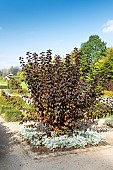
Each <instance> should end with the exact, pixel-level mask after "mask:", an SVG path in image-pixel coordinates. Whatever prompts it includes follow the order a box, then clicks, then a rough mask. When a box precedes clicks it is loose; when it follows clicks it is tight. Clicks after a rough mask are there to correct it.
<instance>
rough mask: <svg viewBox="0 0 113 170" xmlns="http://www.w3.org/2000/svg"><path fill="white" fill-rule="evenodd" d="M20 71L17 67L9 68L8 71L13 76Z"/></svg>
mask: <svg viewBox="0 0 113 170" xmlns="http://www.w3.org/2000/svg"><path fill="white" fill-rule="evenodd" d="M20 70H21V69H20V68H19V67H18V66H15V67H14V66H11V68H10V69H9V72H11V73H12V74H13V75H14V76H15V75H17V73H18V72H19V71H20Z"/></svg>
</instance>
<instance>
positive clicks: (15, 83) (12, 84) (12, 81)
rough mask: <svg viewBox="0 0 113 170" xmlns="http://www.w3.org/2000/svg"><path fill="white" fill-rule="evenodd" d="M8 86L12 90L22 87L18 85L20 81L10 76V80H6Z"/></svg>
mask: <svg viewBox="0 0 113 170" xmlns="http://www.w3.org/2000/svg"><path fill="white" fill-rule="evenodd" d="M8 87H9V88H10V89H12V90H15V89H21V88H22V87H21V86H20V81H19V80H16V79H15V78H13V77H11V78H10V80H9V81H8Z"/></svg>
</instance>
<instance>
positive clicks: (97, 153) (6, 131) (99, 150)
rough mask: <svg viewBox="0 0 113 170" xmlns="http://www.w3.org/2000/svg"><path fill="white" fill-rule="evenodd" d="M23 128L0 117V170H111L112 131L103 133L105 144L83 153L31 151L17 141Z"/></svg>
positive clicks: (73, 150)
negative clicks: (105, 139)
mask: <svg viewBox="0 0 113 170" xmlns="http://www.w3.org/2000/svg"><path fill="white" fill-rule="evenodd" d="M23 126H24V125H19V123H18V122H13V123H7V122H5V121H4V120H3V119H2V118H1V117H0V170H75V169H76V170H113V131H112V130H110V131H108V132H102V133H101V134H102V135H104V136H106V138H107V142H106V143H102V144H100V145H99V146H96V147H95V146H94V147H87V148H85V149H70V150H60V149H59V150H56V152H49V151H48V150H47V149H46V148H44V147H43V148H40V150H38V151H37V150H35V152H34V150H33V149H31V146H30V145H29V144H28V143H27V142H26V141H25V140H23V139H22V138H21V137H20V134H19V131H20V130H21V128H22V127H23Z"/></svg>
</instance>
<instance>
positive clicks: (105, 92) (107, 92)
mask: <svg viewBox="0 0 113 170" xmlns="http://www.w3.org/2000/svg"><path fill="white" fill-rule="evenodd" d="M104 96H107V97H113V91H107V90H104Z"/></svg>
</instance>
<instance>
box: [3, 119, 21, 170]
mask: <svg viewBox="0 0 113 170" xmlns="http://www.w3.org/2000/svg"><path fill="white" fill-rule="evenodd" d="M12 136H13V133H11V132H10V131H9V128H7V127H6V126H4V121H3V120H2V119H0V170H21V169H22V164H21V163H20V161H19V157H18V153H17V154H16V153H15V152H14V148H15V147H17V143H16V142H15V141H13V140H12V138H11V137H12ZM15 160H16V162H15ZM17 166H18V167H17Z"/></svg>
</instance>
